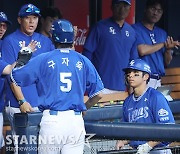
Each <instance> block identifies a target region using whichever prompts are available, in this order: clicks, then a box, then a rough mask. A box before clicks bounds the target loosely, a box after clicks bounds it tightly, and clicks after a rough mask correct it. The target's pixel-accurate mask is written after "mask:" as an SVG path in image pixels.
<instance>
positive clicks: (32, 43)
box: [22, 40, 38, 52]
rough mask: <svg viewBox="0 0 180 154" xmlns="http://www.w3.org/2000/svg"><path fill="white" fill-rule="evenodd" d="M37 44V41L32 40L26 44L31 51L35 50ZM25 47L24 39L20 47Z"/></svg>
mask: <svg viewBox="0 0 180 154" xmlns="http://www.w3.org/2000/svg"><path fill="white" fill-rule="evenodd" d="M37 45H38V42H37V41H34V40H32V41H31V42H30V43H29V44H28V46H27V47H28V48H30V49H31V52H35V51H36V50H37V48H36V46H37ZM23 47H25V41H23V44H22V48H23Z"/></svg>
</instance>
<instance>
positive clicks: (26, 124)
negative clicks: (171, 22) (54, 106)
mask: <svg viewBox="0 0 180 154" xmlns="http://www.w3.org/2000/svg"><path fill="white" fill-rule="evenodd" d="M179 104H180V101H173V102H171V103H170V107H171V110H172V112H173V114H175V115H178V114H179V113H180V105H179ZM41 116H42V113H29V114H21V113H18V114H15V115H14V124H15V128H16V132H17V135H19V140H18V142H19V143H20V142H21V141H20V139H21V136H22V135H25V136H26V137H27V138H26V139H28V140H29V138H30V136H32V135H33V136H36V137H37V138H38V132H39V122H40V120H41ZM121 117H122V105H120V104H119V105H107V106H104V107H100V106H97V107H93V108H92V109H90V110H88V111H87V114H86V116H85V117H84V120H85V127H86V132H87V134H94V135H95V136H94V137H95V138H91V137H90V136H86V141H87V138H88V142H89V143H90V144H89V145H90V146H89V147H88V146H87V144H86V145H85V152H84V153H85V154H86V153H87V154H88V153H92V154H93V153H94V154H96V153H97V152H103V151H112V150H114V146H115V143H116V140H117V139H122V138H124V139H136V137H137V138H141V139H147V136H146V135H145V134H147V135H148V134H152V135H150V136H151V137H149V139H156V140H158V139H161V140H168V141H171V142H175V141H177V143H179V142H180V137H179V136H180V125H179V124H176V125H172V126H171V125H164V126H163V128H161V127H162V125H150V126H149V127H148V125H145V124H144V125H143V124H137V125H136V127H135V126H132V124H129V123H126V124H124V123H120V122H119V121H120V119H121ZM128 129H129V131H128ZM136 129H137V130H136ZM131 132H136V133H135V134H132V133H131ZM142 132H143V133H142ZM143 134H144V135H145V136H144V135H143ZM131 135H133V136H131ZM89 137H90V138H89ZM37 138H36V141H37ZM6 143H7V141H6ZM10 146H11V145H6V149H7V150H8V147H10ZM174 147H175V146H174ZM27 149H28V150H27ZM37 149H38V145H37V142H35V143H34V142H33V143H28V144H26V143H23V142H22V144H19V149H18V150H19V154H37ZM24 150H26V151H24ZM86 151H88V152H86ZM6 153H7V154H9V153H11V152H10V151H6Z"/></svg>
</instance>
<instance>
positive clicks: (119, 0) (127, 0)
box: [112, 0, 131, 5]
mask: <svg viewBox="0 0 180 154" xmlns="http://www.w3.org/2000/svg"><path fill="white" fill-rule="evenodd" d="M119 2H126V3H128V4H129V5H131V0H112V4H118V3H119Z"/></svg>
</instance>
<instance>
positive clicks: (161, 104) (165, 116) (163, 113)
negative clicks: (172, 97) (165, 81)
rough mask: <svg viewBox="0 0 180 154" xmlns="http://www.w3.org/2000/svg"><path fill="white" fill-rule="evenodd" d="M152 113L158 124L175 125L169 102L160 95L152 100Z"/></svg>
mask: <svg viewBox="0 0 180 154" xmlns="http://www.w3.org/2000/svg"><path fill="white" fill-rule="evenodd" d="M152 102H153V103H152V106H153V107H152V110H153V111H152V112H153V115H154V116H155V117H154V119H155V121H156V123H175V120H174V117H173V114H172V112H171V109H170V107H169V104H168V101H167V100H166V98H165V97H164V96H163V94H161V93H159V94H158V95H156V96H155V97H153V98H152Z"/></svg>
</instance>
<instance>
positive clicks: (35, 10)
mask: <svg viewBox="0 0 180 154" xmlns="http://www.w3.org/2000/svg"><path fill="white" fill-rule="evenodd" d="M25 10H26V13H31V12H35V13H40V10H39V9H38V8H37V7H28V8H26V9H25Z"/></svg>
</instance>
